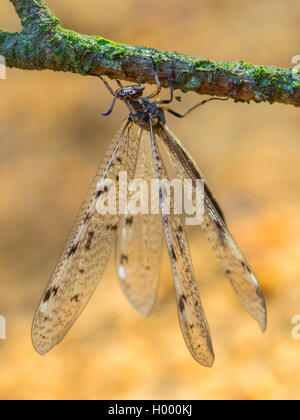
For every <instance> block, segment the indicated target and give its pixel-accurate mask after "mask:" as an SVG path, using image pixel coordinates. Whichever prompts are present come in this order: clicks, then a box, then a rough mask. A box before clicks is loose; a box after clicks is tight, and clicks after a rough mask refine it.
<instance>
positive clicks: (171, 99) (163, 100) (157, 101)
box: [155, 61, 175, 104]
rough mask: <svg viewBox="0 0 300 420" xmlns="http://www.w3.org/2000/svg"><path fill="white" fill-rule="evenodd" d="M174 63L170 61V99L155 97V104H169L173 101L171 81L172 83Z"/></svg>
mask: <svg viewBox="0 0 300 420" xmlns="http://www.w3.org/2000/svg"><path fill="white" fill-rule="evenodd" d="M174 79H175V77H174V63H173V61H172V78H171V81H170V99H157V100H156V101H155V102H156V103H157V104H170V103H171V102H172V101H173V93H174V87H173V83H174Z"/></svg>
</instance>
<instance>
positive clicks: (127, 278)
mask: <svg viewBox="0 0 300 420" xmlns="http://www.w3.org/2000/svg"><path fill="white" fill-rule="evenodd" d="M134 179H135V181H136V182H139V186H137V190H138V191H137V192H134V193H133V192H132V193H131V194H130V195H129V197H128V199H129V200H128V201H129V204H130V202H131V200H133V199H134V201H132V203H133V204H134V203H135V202H136V201H137V202H138V203H139V207H140V208H142V207H143V203H147V206H146V207H147V208H145V210H150V209H149V207H150V200H149V198H150V197H149V194H150V192H151V180H152V179H155V170H154V166H153V160H152V151H151V143H150V139H149V136H146V135H144V136H142V138H141V143H140V148H139V156H138V161H137V166H136V171H135V175H134ZM145 187H147V188H145ZM129 207H130V206H129ZM148 213H149V214H136V211H134V209H133V208H132V209H131V212H130V208H129V211H128V214H127V215H125V216H122V218H121V221H120V226H119V231H118V240H117V247H116V263H117V269H118V276H119V280H120V284H121V286H122V289H123V291H124V293H125V295H126V296H127V298H128V300H129V301H130V302H131V304H132V305H133V307H134V308H136V309H137V310H138V311H139V312H140V313H141V314H142V315H144V316H148V315H149V314H150V312H151V310H152V308H153V306H154V303H155V298H156V291H157V284H158V279H159V273H160V265H161V251H162V223H161V216H160V214H152V213H151V212H150V211H148Z"/></svg>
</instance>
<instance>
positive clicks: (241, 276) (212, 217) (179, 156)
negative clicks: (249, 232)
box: [161, 126, 266, 331]
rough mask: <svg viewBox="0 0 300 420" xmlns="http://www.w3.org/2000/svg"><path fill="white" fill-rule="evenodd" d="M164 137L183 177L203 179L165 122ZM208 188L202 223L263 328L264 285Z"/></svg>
mask: <svg viewBox="0 0 300 420" xmlns="http://www.w3.org/2000/svg"><path fill="white" fill-rule="evenodd" d="M161 137H162V139H163V142H164V144H165V146H166V150H167V153H168V155H169V158H170V160H171V162H172V164H173V166H174V168H175V170H176V172H177V176H178V177H179V178H181V179H184V178H186V177H189V178H191V179H192V180H193V181H194V183H193V185H194V186H195V185H196V182H195V180H196V179H203V176H202V175H201V173H200V171H199V169H198V167H197V165H196V164H195V162H194V161H193V159H192V158H191V157H190V156H189V154H188V153H187V151H186V150H185V149H184V147H183V146H182V145H181V143H180V142H179V140H178V139H177V138H176V137H175V136H174V134H173V133H172V132H171V131H170V130H169V129H168V127H166V126H162V130H161ZM208 191H209V190H208V189H205V190H204V197H205V198H204V220H203V222H202V224H201V227H202V229H203V231H204V233H205V235H206V237H207V239H208V240H209V242H210V244H211V246H212V248H213V250H214V252H215V254H216V256H217V258H218V260H219V263H220V265H221V266H222V267H223V269H224V270H225V273H226V274H227V275H228V277H229V279H230V282H231V284H232V286H233V288H234V290H235V292H236V294H237V296H238V298H239V300H240V302H241V303H242V305H243V306H244V308H245V309H246V310H247V311H248V312H249V313H250V314H251V315H252V316H253V318H254V319H256V321H257V322H258V323H259V325H260V327H261V329H262V331H265V329H266V306H265V300H264V296H263V292H262V289H261V287H260V285H259V284H258V282H257V280H256V278H255V276H254V274H253V272H252V270H251V268H250V266H249V264H248V263H247V261H246V259H245V257H244V256H243V255H242V253H241V251H240V250H239V248H238V246H237V244H236V243H235V241H234V239H233V238H232V236H231V234H230V232H229V230H228V228H227V226H226V224H225V222H224V219H223V217H222V213H220V211H219V208H218V209H216V205H215V204H216V202H215V200H214V199H213V197H212V195H211V193H208Z"/></svg>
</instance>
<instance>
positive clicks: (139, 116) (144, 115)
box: [129, 100, 166, 132]
mask: <svg viewBox="0 0 300 420" xmlns="http://www.w3.org/2000/svg"><path fill="white" fill-rule="evenodd" d="M130 105H131V106H130V107H131V109H132V111H131V113H130V114H129V118H130V119H131V121H133V122H134V123H135V124H137V125H138V126H139V127H141V128H143V129H144V130H147V131H150V120H151V123H152V129H153V131H154V132H155V131H158V130H159V128H160V127H161V125H160V123H161V124H163V125H164V124H165V123H166V119H165V115H164V111H163V110H162V109H161V108H159V107H158V106H157V105H156V103H154V102H149V101H144V100H142V101H141V102H133V101H132V102H131V103H130Z"/></svg>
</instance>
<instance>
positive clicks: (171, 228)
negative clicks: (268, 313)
mask: <svg viewBox="0 0 300 420" xmlns="http://www.w3.org/2000/svg"><path fill="white" fill-rule="evenodd" d="M150 137H151V143H152V152H153V159H154V165H155V170H156V176H157V179H158V180H159V198H160V204H161V212H162V220H163V227H164V231H165V237H166V243H167V247H168V251H169V257H170V262H171V267H172V272H173V280H174V286H175V291H176V296H177V308H178V316H179V321H180V326H181V330H182V333H183V336H184V338H185V342H186V344H187V347H188V349H189V350H190V352H191V354H192V356H193V357H194V358H195V360H196V361H197V362H199V363H201V364H202V365H204V366H207V367H210V366H212V364H213V361H214V353H213V348H212V342H211V338H210V332H209V326H208V323H207V320H206V317H205V313H204V310H203V307H202V304H201V300H200V296H199V292H198V288H197V284H196V280H195V276H194V269H193V265H192V261H191V256H190V251H189V246H188V242H187V238H186V234H185V231H184V227H183V224H182V222H181V219H180V216H178V215H176V214H174V205H173V200H172V199H171V200H170V201H171V202H170V213H169V214H164V213H166V212H165V211H164V210H165V204H164V198H165V196H166V191H165V189H164V186H163V182H162V180H163V179H168V176H167V172H166V169H165V167H164V164H163V161H162V158H161V155H160V152H159V149H158V146H157V143H156V140H155V137H154V135H153V132H152V130H151V132H150Z"/></svg>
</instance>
